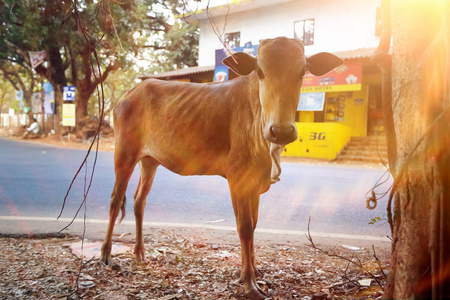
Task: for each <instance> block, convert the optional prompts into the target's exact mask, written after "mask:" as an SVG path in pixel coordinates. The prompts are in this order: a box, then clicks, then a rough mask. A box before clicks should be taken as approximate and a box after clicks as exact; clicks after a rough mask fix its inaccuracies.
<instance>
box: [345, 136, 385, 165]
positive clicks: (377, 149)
mask: <svg viewBox="0 0 450 300" xmlns="http://www.w3.org/2000/svg"><path fill="white" fill-rule="evenodd" d="M336 160H337V161H344V162H345V161H348V162H362V163H383V162H384V163H386V162H387V160H388V159H387V143H386V138H385V137H384V136H378V137H377V136H369V137H367V136H366V137H352V138H351V140H350V142H349V143H348V144H347V145H346V146H345V148H344V149H343V150H342V152H341V154H339V155H338V157H337V158H336Z"/></svg>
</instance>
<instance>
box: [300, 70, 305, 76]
mask: <svg viewBox="0 0 450 300" xmlns="http://www.w3.org/2000/svg"><path fill="white" fill-rule="evenodd" d="M305 72H306V69H305V68H303V69H302V71H301V72H300V78H301V77H303V76H305Z"/></svg>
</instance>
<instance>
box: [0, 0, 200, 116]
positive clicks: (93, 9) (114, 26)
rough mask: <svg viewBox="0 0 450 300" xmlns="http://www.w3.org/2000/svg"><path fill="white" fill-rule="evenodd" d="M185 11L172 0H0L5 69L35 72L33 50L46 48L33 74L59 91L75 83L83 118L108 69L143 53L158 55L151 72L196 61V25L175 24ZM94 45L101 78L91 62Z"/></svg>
mask: <svg viewBox="0 0 450 300" xmlns="http://www.w3.org/2000/svg"><path fill="white" fill-rule="evenodd" d="M183 8H184V6H183V2H179V1H174V0H136V1H131V0H130V1H128V0H126V1H113V0H98V1H95V0H79V1H77V0H72V1H71V0H21V1H18V0H0V18H1V21H0V22H1V26H0V66H1V65H5V64H16V65H20V66H22V67H24V68H27V69H30V59H29V56H28V51H42V50H45V51H46V63H44V64H41V65H39V66H38V67H36V68H35V70H34V72H35V73H37V74H39V75H41V76H43V77H45V78H46V79H47V80H49V81H50V82H51V83H52V84H53V86H54V87H55V89H56V90H59V91H61V89H62V86H64V85H67V84H73V85H75V86H76V88H77V102H78V103H77V114H79V115H80V116H81V117H83V116H85V115H86V114H87V103H88V100H89V98H90V96H91V95H92V94H93V92H94V91H95V89H96V87H97V85H98V84H99V83H100V82H102V81H104V80H105V79H106V78H107V76H108V75H109V73H110V72H112V71H115V70H117V69H122V70H127V69H129V68H130V67H131V66H132V65H133V64H134V59H135V58H136V57H137V56H139V55H141V54H142V53H143V52H144V51H146V50H147V51H150V52H151V53H152V52H153V54H151V55H150V57H151V58H152V59H153V61H151V63H150V65H154V66H155V67H153V68H150V69H149V71H151V70H169V69H173V68H175V67H183V66H185V65H187V66H192V65H195V64H196V60H197V50H196V49H197V43H198V32H197V30H196V28H192V27H190V26H189V25H187V24H181V23H179V22H178V21H176V22H175V25H174V21H173V15H174V14H180V13H181V12H182V11H183ZM86 40H87V41H89V44H90V45H89V44H88V43H87V42H86ZM91 47H95V49H96V52H97V54H98V59H99V62H100V64H101V66H102V67H101V72H102V74H101V75H102V76H100V74H99V73H98V70H97V68H96V66H93V64H92V60H91V59H92V58H93V56H92V53H91V50H92V49H91ZM161 55H164V56H165V57H164V59H159V58H160V56H161ZM94 61H95V60H94ZM93 70H95V72H94V71H93ZM59 101H61V100H59Z"/></svg>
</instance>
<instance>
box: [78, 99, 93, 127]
mask: <svg viewBox="0 0 450 300" xmlns="http://www.w3.org/2000/svg"><path fill="white" fill-rule="evenodd" d="M90 96H91V94H87V93H81V92H78V95H77V107H76V122H77V124H78V122H79V121H81V120H83V119H84V118H85V117H87V115H88V103H89V98H90Z"/></svg>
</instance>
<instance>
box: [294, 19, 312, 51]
mask: <svg viewBox="0 0 450 300" xmlns="http://www.w3.org/2000/svg"><path fill="white" fill-rule="evenodd" d="M294 37H295V38H296V39H300V40H301V41H302V43H303V45H305V46H308V45H314V19H307V20H300V21H296V22H294Z"/></svg>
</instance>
